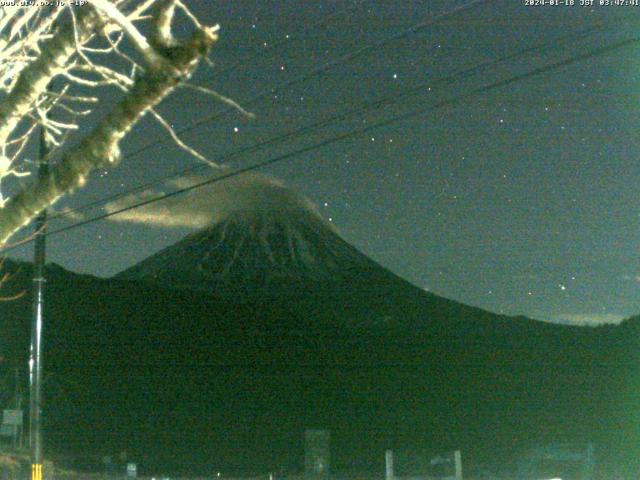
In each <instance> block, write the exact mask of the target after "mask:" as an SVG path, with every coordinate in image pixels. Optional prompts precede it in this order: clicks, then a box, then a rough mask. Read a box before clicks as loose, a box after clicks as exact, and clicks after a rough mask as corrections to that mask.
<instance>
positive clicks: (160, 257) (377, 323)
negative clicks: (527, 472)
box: [0, 185, 640, 474]
mask: <svg viewBox="0 0 640 480" xmlns="http://www.w3.org/2000/svg"><path fill="white" fill-rule="evenodd" d="M265 192H266V193H265ZM255 193H260V195H255ZM257 200H259V201H257ZM226 202H227V203H226V205H224V206H223V207H221V206H220V205H219V204H216V206H215V208H219V212H218V213H219V214H218V215H217V217H216V221H215V222H214V223H213V224H212V225H210V226H208V227H206V228H205V229H203V230H202V231H200V232H196V233H194V234H192V235H190V236H188V237H186V238H185V239H184V240H183V241H181V242H179V243H178V244H176V245H174V246H172V247H169V248H167V249H165V250H163V251H162V252H160V253H158V254H156V255H153V256H151V257H150V258H149V259H147V260H145V261H143V262H141V263H140V264H139V265H137V266H134V267H132V268H131V269H128V270H127V271H125V272H123V273H122V274H120V275H118V276H117V277H116V278H114V279H107V280H102V279H96V278H93V277H90V276H80V275H76V274H73V273H72V272H67V271H64V270H62V269H60V268H50V269H49V271H48V282H47V297H46V298H47V307H46V315H47V319H46V324H45V341H44V345H45V350H46V352H45V369H46V371H47V372H48V375H49V387H47V388H48V390H47V391H48V392H49V393H48V396H47V403H46V406H45V411H46V412H47V414H46V415H47V424H46V425H47V438H48V439H49V442H50V444H49V448H55V449H58V450H61V451H63V452H65V453H69V452H72V451H76V452H82V453H83V455H84V456H86V455H87V453H88V451H89V452H91V453H93V454H95V455H96V458H101V455H104V454H113V453H116V452H118V451H121V450H123V449H127V450H128V451H129V452H130V453H131V455H133V456H134V457H136V459H137V460H138V461H139V462H140V463H141V467H142V468H143V470H145V471H147V472H148V473H150V474H157V473H158V470H157V469H158V468H163V469H164V470H165V471H172V472H176V473H180V472H182V473H189V474H194V473H201V474H209V473H210V472H211V471H218V470H222V471H224V472H227V473H241V474H247V473H264V472H265V471H272V470H275V469H278V468H281V467H287V468H289V469H292V468H293V469H296V468H299V466H300V465H301V445H302V442H301V439H302V432H303V430H304V429H305V428H308V427H323V428H328V429H330V430H331V432H332V439H333V440H332V442H333V444H332V446H333V453H332V458H333V460H332V462H333V466H334V469H335V470H338V471H346V470H349V469H354V468H358V469H362V470H368V471H378V470H379V469H380V468H381V461H382V458H383V452H384V450H385V449H387V448H394V449H396V448H398V449H399V448H415V449H422V450H426V451H433V452H437V451H442V450H446V449H450V448H462V450H463V452H464V455H465V462H466V463H465V465H466V467H465V468H466V469H467V471H468V472H469V473H471V472H473V471H478V470H479V469H480V468H481V466H482V465H483V462H484V463H486V462H489V461H490V460H495V459H500V458H502V457H501V456H502V455H507V453H512V452H513V451H514V450H516V449H518V448H521V447H522V448H523V447H525V446H530V445H537V444H539V443H540V442H550V441H558V440H565V439H569V440H574V441H586V440H590V441H596V442H598V444H599V445H601V446H602V448H603V449H606V448H611V449H612V451H614V450H615V451H616V452H617V453H618V454H621V452H622V453H624V454H626V455H627V456H629V457H632V456H633V455H634V452H635V450H633V449H632V447H631V446H634V448H635V446H637V444H638V442H637V441H636V440H637V439H638V438H637V437H638V435H637V433H638V431H640V429H638V428H637V427H638V426H639V425H640V424H639V423H638V417H637V416H635V414H634V413H633V412H635V410H637V409H635V410H634V408H633V405H634V402H635V399H636V398H637V396H636V395H635V393H634V392H635V390H634V386H635V385H636V380H635V379H636V378H640V374H639V373H640V372H638V370H639V369H638V365H639V364H640V362H639V360H640V359H639V358H638V352H639V351H640V349H639V348H638V345H637V344H638V340H637V339H638V334H637V333H638V331H637V330H638V329H637V328H636V327H637V323H638V322H627V323H625V324H623V325H622V326H620V327H606V328H578V327H568V326H560V325H552V324H546V323H542V322H536V321H532V320H529V319H525V318H512V317H505V316H499V315H495V314H492V313H489V312H485V311H482V310H479V309H476V308H472V307H468V306H465V305H462V304H459V303H457V302H453V301H450V300H447V299H443V298H441V297H438V296H436V295H433V294H430V293H427V292H424V291H422V290H420V289H418V288H416V287H414V286H412V285H410V284H409V283H407V282H406V281H404V280H402V279H400V278H399V277H397V276H396V275H394V274H393V273H391V272H389V271H387V270H385V269H383V268H382V267H380V266H379V265H377V264H376V263H375V262H373V261H371V260H370V259H368V258H366V257H365V256H364V255H362V254H361V253H359V252H358V251H357V250H356V249H355V248H354V247H352V246H350V245H349V244H347V243H346V242H345V241H344V240H342V239H341V238H340V237H339V236H338V235H337V234H336V233H335V232H334V231H333V230H332V229H331V228H330V226H328V225H327V224H326V223H324V222H323V221H322V220H321V219H320V218H319V217H318V216H317V214H316V213H314V212H313V209H311V208H309V206H308V204H306V202H305V201H304V200H301V199H300V198H299V197H297V196H295V195H293V194H291V193H290V192H288V191H286V190H281V187H279V186H272V185H267V186H264V185H259V186H256V187H253V186H251V187H250V188H249V194H247V193H246V187H243V190H242V191H241V192H239V193H238V192H231V193H229V195H228V196H227V197H226ZM212 208H213V207H212ZM7 268H10V269H15V267H14V266H8V267H7ZM29 270H30V268H29V266H28V265H23V266H22V267H21V270H20V272H19V273H18V274H17V275H16V276H15V278H14V279H13V280H12V285H11V286H10V287H8V290H7V293H12V292H14V291H18V290H20V289H28V288H29V286H30V284H31V282H30V279H29ZM11 289H13V290H11ZM29 312H30V295H29V294H27V295H26V296H25V297H24V298H22V299H20V300H18V301H16V302H8V303H0V318H2V319H3V321H2V323H1V324H0V334H1V335H0V339H1V340H0V341H1V342H3V343H2V344H1V345H2V349H3V352H4V354H5V355H4V356H5V370H6V371H7V372H11V371H13V370H12V367H13V366H15V365H24V364H25V363H26V354H27V351H28V349H27V346H28V331H27V325H28V322H25V321H24V319H26V318H28V315H29ZM623 439H626V441H627V442H628V443H626V444H625V443H623ZM634 442H635V443H634ZM616 449H617V450H616ZM505 452H507V453H505ZM154 467H155V468H154ZM213 469H215V470H213Z"/></svg>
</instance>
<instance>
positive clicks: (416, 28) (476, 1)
mask: <svg viewBox="0 0 640 480" xmlns="http://www.w3.org/2000/svg"><path fill="white" fill-rule="evenodd" d="M493 1H496V0H471V1H470V2H468V3H466V4H464V5H461V6H458V7H455V8H453V9H451V10H449V11H445V12H443V13H439V14H436V15H431V16H430V17H429V18H428V19H427V20H424V21H422V22H419V23H416V24H414V25H413V26H411V27H409V28H407V29H406V30H403V31H401V32H399V33H396V34H395V35H391V36H389V37H386V38H384V39H382V40H379V41H377V42H373V43H369V44H367V45H364V46H362V47H360V48H358V49H356V50H353V51H351V52H348V53H346V54H345V55H343V56H341V57H339V58H338V59H336V60H332V61H330V62H327V63H325V64H324V65H322V66H320V67H318V68H316V69H313V70H311V71H310V72H307V73H303V74H302V75H300V76H298V77H295V78H293V79H291V80H289V81H287V82H284V83H283V84H281V85H280V86H277V87H272V88H271V89H269V90H266V91H264V92H262V93H259V94H257V95H255V96H254V97H252V98H250V99H248V100H245V101H244V102H240V103H241V104H242V105H243V106H249V105H252V104H254V103H256V102H258V101H260V100H262V99H263V98H265V97H267V96H269V95H273V94H274V93H276V92H279V91H281V90H283V89H285V88H289V87H292V86H294V85H297V84H299V83H303V82H306V81H307V80H310V79H312V78H314V77H317V76H320V75H322V74H323V73H325V72H326V71H328V70H330V69H331V68H333V67H335V66H337V65H340V64H342V63H345V62H348V61H351V60H354V59H356V58H358V57H359V56H361V55H363V54H365V53H368V52H370V51H372V50H374V49H378V48H381V47H383V46H385V45H387V44H388V43H390V42H393V41H395V40H400V39H402V38H405V37H407V36H409V35H412V34H415V33H418V32H420V31H421V30H424V29H425V28H427V27H429V26H431V25H433V24H435V23H437V22H439V21H440V20H442V19H444V18H447V17H450V16H452V15H456V14H459V13H462V12H465V11H468V10H471V9H473V8H476V7H478V6H480V5H482V4H483V3H490V2H493ZM231 111H234V108H233V107H228V108H224V109H222V110H220V111H218V112H215V113H213V114H211V115H208V116H206V117H203V118H201V119H199V120H197V121H195V122H194V123H192V124H191V125H189V126H186V127H183V128H181V129H178V130H176V134H177V135H182V134H183V133H186V132H188V131H190V130H193V129H195V128H197V127H198V126H200V125H202V124H206V123H209V122H212V121H213V120H216V119H218V118H220V117H222V116H223V115H225V114H227V113H229V112H231ZM168 142H170V140H168V139H167V138H166V136H162V137H160V138H157V139H155V140H154V141H151V142H148V143H147V144H145V145H143V146H142V147H139V148H137V149H136V150H134V151H132V152H129V153H128V154H127V155H125V156H124V157H123V159H125V158H131V157H135V156H137V155H139V154H141V153H142V152H145V151H147V150H149V149H150V148H152V147H155V146H156V145H159V144H163V143H168Z"/></svg>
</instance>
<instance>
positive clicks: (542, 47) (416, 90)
mask: <svg viewBox="0 0 640 480" xmlns="http://www.w3.org/2000/svg"><path fill="white" fill-rule="evenodd" d="M616 26H619V24H616ZM606 28H608V26H594V27H589V28H587V29H583V30H581V31H578V32H573V33H570V34H567V35H564V36H561V37H559V38H555V39H552V40H550V41H547V42H544V43H542V44H539V45H535V46H532V47H529V48H526V49H524V50H519V51H517V52H513V53H510V54H507V55H505V56H503V57H500V58H498V59H495V60H492V61H490V62H484V63H481V64H479V65H475V66H472V67H469V68H465V69H462V70H459V71H458V72H455V73H453V74H450V75H447V76H445V77H440V78H437V79H433V80H429V81H425V82H421V83H420V84H419V85H417V86H414V87H412V88H411V89H408V90H404V91H401V92H399V93H396V94H394V95H389V96H385V97H383V98H380V99H378V100H375V101H373V102H369V103H365V104H363V105H361V106H359V107H357V108H354V109H351V110H347V111H344V112H341V113H339V114H337V115H334V116H331V117H329V118H326V119H323V120H319V121H317V122H313V123H311V124H309V125H306V126H303V127H300V128H298V129H296V130H294V131H291V132H287V133H285V134H282V135H278V136H275V137H272V138H270V139H267V140H265V141H262V142H258V143H256V144H253V145H249V146H246V147H243V148H241V149H239V150H236V151H233V152H230V153H228V154H225V155H221V156H220V157H217V158H215V159H214V161H215V162H216V163H223V162H226V161H228V160H230V159H232V158H235V157H238V156H241V155H243V154H246V153H249V152H253V151H256V150H259V149H262V148H263V147H266V146H269V145H273V144H276V143H280V142H283V141H285V140H287V139H289V138H294V137H298V136H301V135H304V134H306V133H309V132H312V131H314V130H318V129H320V128H323V127H327V126H330V125H331V124H334V123H336V122H338V121H342V120H345V119H347V118H348V117H351V116H354V115H356V114H359V113H363V112H366V111H367V110H371V109H374V108H379V107H381V106H382V105H384V104H386V103H393V102H397V101H398V100H400V99H402V98H404V97H408V96H412V95H417V94H429V93H431V92H430V91H428V90H427V91H425V90H424V88H425V87H433V86H437V85H440V84H448V83H450V82H452V81H456V80H461V79H465V78H468V77H470V76H472V75H474V74H476V73H479V72H481V71H483V70H485V69H487V68H492V67H495V66H497V65H499V64H501V63H504V62H507V61H510V60H514V59H517V58H519V57H523V56H526V55H528V54H530V53H532V52H538V53H542V52H545V51H547V50H549V49H551V48H557V47H558V45H559V44H561V43H565V42H566V41H568V40H571V41H576V40H577V39H580V38H583V37H587V36H590V35H592V34H593V33H597V32H600V31H603V30H604V29H606ZM205 168H209V166H208V165H202V164H199V165H196V166H193V167H189V168H187V169H183V170H180V171H179V172H175V173H172V174H170V175H166V176H164V177H162V178H161V179H159V180H156V181H154V182H148V183H146V184H143V185H139V186H137V187H134V188H132V189H128V190H126V191H124V192H118V193H115V194H112V195H109V196H107V197H104V198H102V199H99V200H96V201H93V202H89V203H87V204H84V205H81V206H79V207H76V208H72V209H68V210H65V211H63V212H60V213H58V214H56V215H54V216H52V219H58V218H63V217H66V216H69V215H71V214H73V213H77V212H80V211H85V210H89V209H92V208H95V207H98V206H101V205H104V204H106V203H108V202H109V201H112V200H115V199H118V198H122V197H125V196H127V195H131V194H133V193H137V192H140V191H142V190H145V189H148V188H152V187H155V186H159V185H162V184H164V183H165V182H167V181H168V180H170V179H173V178H177V177H180V176H183V175H186V174H188V173H192V172H195V171H198V170H202V169H205Z"/></svg>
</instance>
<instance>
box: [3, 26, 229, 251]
mask: <svg viewBox="0 0 640 480" xmlns="http://www.w3.org/2000/svg"><path fill="white" fill-rule="evenodd" d="M78 21H80V18H78ZM217 29H218V28H217V27H213V28H205V29H203V30H198V31H197V32H196V33H195V34H194V36H193V37H192V38H191V39H190V40H189V41H186V42H184V43H182V44H180V45H178V46H176V47H174V48H172V49H171V50H170V51H168V52H164V53H165V55H164V58H165V63H166V65H167V68H162V69H149V70H146V71H145V73H144V75H142V76H141V77H140V78H138V79H137V80H136V81H135V83H134V85H133V87H132V88H131V90H130V92H129V93H128V94H127V95H125V97H124V98H123V100H122V101H121V102H120V103H119V104H118V105H117V106H116V107H115V108H114V109H113V110H112V111H111V112H110V113H109V114H107V115H106V117H105V118H104V119H103V120H102V121H101V122H100V124H99V125H98V126H97V127H96V128H95V130H94V131H93V132H92V133H90V134H89V135H87V136H86V137H85V138H84V139H83V140H82V141H81V142H80V144H79V145H78V146H76V147H75V148H73V149H71V150H70V151H68V152H67V153H66V154H64V155H63V157H62V159H61V161H60V162H59V163H58V164H57V165H56V166H55V167H54V168H53V169H52V170H51V172H50V174H49V175H48V176H46V177H44V178H42V179H38V180H36V181H34V182H32V183H31V184H29V185H27V186H26V187H25V188H23V189H22V190H21V191H20V192H19V193H17V194H16V195H14V196H12V197H11V198H10V199H9V200H8V201H7V203H6V204H5V206H4V208H2V209H1V210H0V242H5V241H6V240H7V239H8V238H9V237H10V236H11V235H12V234H13V233H14V232H15V231H16V230H18V229H19V228H20V227H22V226H24V225H25V224H27V223H28V222H29V221H30V220H31V219H32V218H34V217H35V216H36V215H37V214H38V213H39V212H40V211H42V210H43V209H44V208H46V207H48V206H49V205H51V204H53V203H54V202H55V201H56V200H58V199H59V198H60V196H62V195H63V194H64V193H66V192H68V191H70V190H72V189H73V188H75V187H77V186H80V185H82V184H83V183H84V182H85V179H86V177H87V175H88V174H89V173H90V172H91V171H92V170H93V169H95V168H98V167H101V166H104V165H108V164H115V163H116V162H117V161H118V160H119V156H120V155H119V142H120V140H121V139H122V138H123V137H124V136H125V135H126V134H127V133H128V132H129V130H131V128H132V127H133V126H134V125H135V124H136V122H137V121H138V120H139V119H140V118H141V117H142V116H143V115H144V114H145V113H146V112H147V111H148V110H149V109H150V108H153V107H154V106H155V105H156V104H158V103H159V102H160V101H161V100H162V99H163V98H164V97H165V96H166V95H168V94H169V93H170V92H171V91H172V90H173V89H175V87H176V86H177V85H178V84H179V83H180V82H181V81H183V80H185V79H187V78H188V77H189V76H190V75H191V74H192V73H193V71H194V69H195V68H196V66H197V65H198V61H199V60H200V59H201V58H202V57H203V56H205V55H206V54H207V53H208V52H209V50H210V48H211V46H212V45H213V43H214V42H215V41H216V40H217ZM71 37H72V38H71V39H70V42H69V43H70V45H69V46H68V48H70V49H72V50H75V42H74V40H73V35H71Z"/></svg>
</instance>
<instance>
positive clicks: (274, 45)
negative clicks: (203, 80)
mask: <svg viewBox="0 0 640 480" xmlns="http://www.w3.org/2000/svg"><path fill="white" fill-rule="evenodd" d="M365 1H366V0H356V1H355V2H354V3H353V4H352V5H349V6H347V7H345V8H343V9H341V10H338V11H336V12H333V13H330V14H329V15H327V16H325V17H322V18H321V19H319V20H318V21H316V22H314V23H312V24H310V25H307V26H305V27H304V28H302V29H300V30H299V31H298V32H296V33H293V34H287V35H286V36H285V38H283V39H281V40H278V41H277V42H274V43H272V44H271V45H269V46H268V47H267V48H266V49H254V51H253V53H251V54H249V55H247V56H246V57H244V58H243V59H242V60H238V61H236V62H235V63H233V64H232V65H229V66H228V67H226V68H223V69H222V70H220V71H219V72H215V77H216V78H217V77H219V76H220V75H225V74H227V73H229V72H232V71H233V70H236V69H237V68H239V67H241V66H243V65H244V64H245V63H246V62H248V61H251V60H255V59H256V58H258V57H259V56H261V55H263V54H264V52H265V51H274V50H276V49H277V48H279V47H281V46H282V45H284V44H287V43H291V41H292V40H295V39H296V37H298V36H299V35H301V34H304V33H307V32H309V30H313V29H315V28H317V27H319V26H321V25H323V24H325V23H328V22H330V21H331V20H333V19H334V18H337V17H340V16H342V15H345V14H347V13H349V12H352V11H353V10H356V9H357V8H358V7H359V6H360V5H361V4H363V3H365ZM212 79H213V77H210V78H209V80H212Z"/></svg>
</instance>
